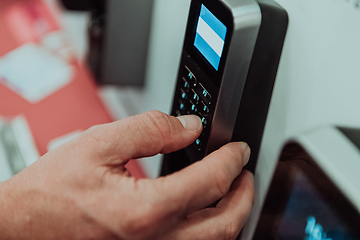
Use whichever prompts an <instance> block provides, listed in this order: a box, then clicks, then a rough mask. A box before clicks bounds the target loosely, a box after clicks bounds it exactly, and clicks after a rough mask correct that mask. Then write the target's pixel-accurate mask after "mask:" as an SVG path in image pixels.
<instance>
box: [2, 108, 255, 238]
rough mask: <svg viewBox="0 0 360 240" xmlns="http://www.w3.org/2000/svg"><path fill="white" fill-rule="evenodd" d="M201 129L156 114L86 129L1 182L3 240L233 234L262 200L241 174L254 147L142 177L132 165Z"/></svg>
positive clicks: (195, 122) (228, 149) (189, 120)
mask: <svg viewBox="0 0 360 240" xmlns="http://www.w3.org/2000/svg"><path fill="white" fill-rule="evenodd" d="M201 131H202V125H201V121H200V119H199V118H198V117H196V116H186V117H180V119H179V118H175V117H170V116H168V115H166V114H164V113H161V112H157V111H152V112H147V113H144V114H140V115H137V116H134V117H131V118H127V119H124V120H121V121H118V122H114V123H110V124H105V125H99V126H95V127H92V128H90V129H88V130H87V131H85V132H84V133H83V134H82V135H80V136H79V137H77V138H75V139H73V140H72V141H70V142H68V143H66V144H64V145H62V146H60V147H58V148H56V149H55V150H53V151H51V152H49V153H47V154H46V155H44V156H43V157H41V158H40V159H39V160H38V161H36V162H35V163H34V164H33V165H31V166H30V167H28V168H26V169H25V170H24V171H22V172H20V173H19V174H18V175H16V176H14V177H13V178H11V179H10V180H8V181H6V182H3V183H0V193H1V194H0V211H1V215H0V239H47V240H50V239H134V240H137V239H157V240H158V239H160V240H161V239H187V240H188V239H217V240H218V239H235V238H236V236H237V235H238V234H239V232H240V230H241V228H242V227H243V225H244V224H245V222H246V220H247V218H248V216H249V214H250V211H251V208H252V205H253V199H254V190H253V176H252V174H251V173H250V172H248V171H242V168H243V166H244V165H245V164H246V163H247V161H248V158H249V155H250V149H249V147H248V146H247V144H245V143H230V144H227V145H225V146H224V147H222V148H221V149H219V150H217V151H215V152H214V153H212V154H210V155H208V156H207V157H206V158H204V159H203V160H202V161H199V162H197V163H195V164H193V165H191V166H189V167H187V168H185V169H183V170H181V171H179V172H176V173H174V174H172V175H169V176H166V177H161V178H158V179H140V180H136V179H134V178H133V177H131V176H130V173H129V172H128V171H127V170H126V168H125V167H124V165H125V164H126V163H127V162H128V161H129V160H130V159H135V158H140V157H145V156H152V155H156V154H158V153H169V152H172V151H176V150H179V149H181V148H184V147H185V146H187V145H189V144H191V143H192V142H194V141H195V139H196V138H197V137H198V136H199V134H200V133H201ZM220 198H222V200H221V201H220V202H219V203H218V204H217V206H216V207H207V206H210V205H211V204H212V203H214V202H216V201H217V200H219V199H220Z"/></svg>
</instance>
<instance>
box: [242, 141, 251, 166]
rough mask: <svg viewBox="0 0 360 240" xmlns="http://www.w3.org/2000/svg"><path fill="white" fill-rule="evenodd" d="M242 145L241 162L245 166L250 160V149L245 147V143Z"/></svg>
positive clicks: (247, 146)
mask: <svg viewBox="0 0 360 240" xmlns="http://www.w3.org/2000/svg"><path fill="white" fill-rule="evenodd" d="M243 145H244V153H243V160H244V163H245V165H246V164H247V163H248V162H249V159H250V154H251V149H250V147H249V145H247V143H243Z"/></svg>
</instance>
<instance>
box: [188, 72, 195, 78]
mask: <svg viewBox="0 0 360 240" xmlns="http://www.w3.org/2000/svg"><path fill="white" fill-rule="evenodd" d="M193 77H194V75H193V74H192V73H191V72H189V74H188V78H189V79H190V80H192V79H193Z"/></svg>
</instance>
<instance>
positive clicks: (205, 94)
mask: <svg viewBox="0 0 360 240" xmlns="http://www.w3.org/2000/svg"><path fill="white" fill-rule="evenodd" d="M208 94H209V92H208V91H207V90H206V89H204V90H203V95H204V97H207V96H208Z"/></svg>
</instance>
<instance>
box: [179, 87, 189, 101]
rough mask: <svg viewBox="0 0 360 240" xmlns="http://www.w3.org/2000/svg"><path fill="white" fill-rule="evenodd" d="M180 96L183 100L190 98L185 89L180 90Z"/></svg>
mask: <svg viewBox="0 0 360 240" xmlns="http://www.w3.org/2000/svg"><path fill="white" fill-rule="evenodd" d="M180 98H181V99H182V100H187V99H188V96H187V94H186V92H185V91H184V90H183V89H181V90H180Z"/></svg>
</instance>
